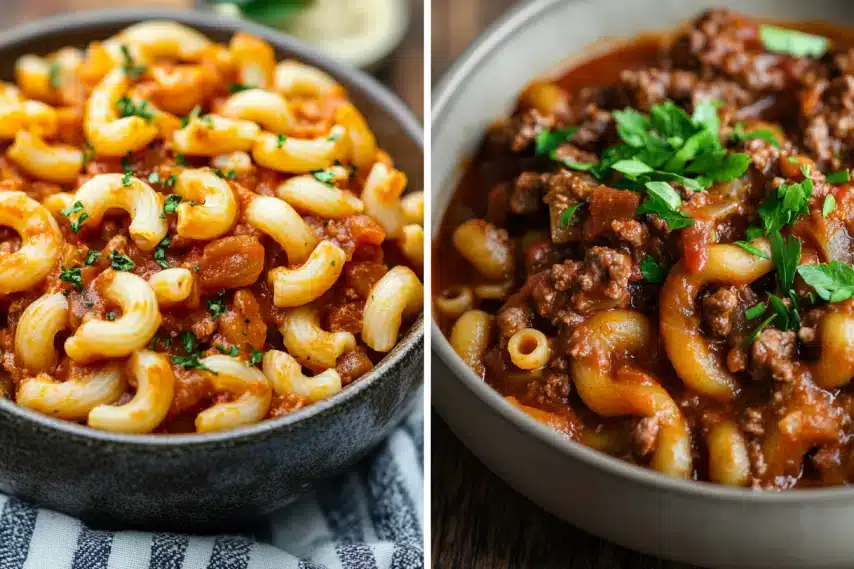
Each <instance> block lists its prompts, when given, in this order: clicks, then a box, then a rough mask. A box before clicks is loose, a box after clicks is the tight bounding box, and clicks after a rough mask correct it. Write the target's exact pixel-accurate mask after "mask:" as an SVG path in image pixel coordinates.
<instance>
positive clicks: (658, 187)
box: [636, 182, 694, 230]
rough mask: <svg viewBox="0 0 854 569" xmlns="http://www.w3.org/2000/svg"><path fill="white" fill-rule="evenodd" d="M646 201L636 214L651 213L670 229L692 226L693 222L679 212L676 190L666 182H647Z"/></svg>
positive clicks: (680, 204) (680, 202)
mask: <svg viewBox="0 0 854 569" xmlns="http://www.w3.org/2000/svg"><path fill="white" fill-rule="evenodd" d="M646 190H647V199H646V201H644V202H643V203H642V204H641V205H640V207H638V209H637V212H636V213H638V214H643V213H651V214H655V215H657V216H658V217H660V218H661V219H662V221H664V222H665V223H667V226H668V227H670V229H673V230H675V229H682V228H684V227H690V226H692V225H694V220H693V219H692V218H690V217H688V216H687V215H685V214H683V213H682V212H680V211H679V208H680V207H681V206H682V199H681V198H680V197H679V194H677V193H676V190H674V189H673V187H672V186H671V185H670V184H668V183H667V182H647V183H646Z"/></svg>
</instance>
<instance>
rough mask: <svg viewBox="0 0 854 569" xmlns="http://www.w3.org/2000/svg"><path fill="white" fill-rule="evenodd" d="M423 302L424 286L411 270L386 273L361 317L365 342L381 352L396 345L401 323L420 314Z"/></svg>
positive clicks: (369, 296)
mask: <svg viewBox="0 0 854 569" xmlns="http://www.w3.org/2000/svg"><path fill="white" fill-rule="evenodd" d="M423 303H424V287H423V286H422V285H421V281H419V280H418V277H417V276H416V275H415V273H414V272H412V269H410V268H409V267H403V266H398V267H395V268H393V269H392V270H390V271H389V272H387V273H386V274H385V275H384V276H383V277H382V278H381V279H380V280H379V281H377V284H375V285H374V287H373V288H372V289H371V292H370V294H369V295H368V301H367V302H366V303H365V311H364V314H363V316H362V339H363V340H364V341H365V343H366V344H367V345H368V346H370V347H371V348H373V349H374V350H376V351H378V352H387V351H389V350H391V349H392V348H393V347H394V345H395V344H396V343H397V335H398V332H399V331H400V324H401V320H403V319H404V318H408V317H411V316H412V315H414V314H416V313H418V312H419V311H420V310H421V307H422V306H423Z"/></svg>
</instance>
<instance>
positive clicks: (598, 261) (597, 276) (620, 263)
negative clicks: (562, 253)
mask: <svg viewBox="0 0 854 569" xmlns="http://www.w3.org/2000/svg"><path fill="white" fill-rule="evenodd" d="M631 273H632V260H631V257H629V256H628V255H627V254H625V253H622V252H620V251H616V250H614V249H610V248H608V247H591V248H590V249H588V250H587V252H586V254H585V257H584V261H564V262H563V263H562V264H559V265H554V266H553V267H552V269H551V274H550V277H551V282H552V284H553V286H554V288H555V290H557V291H560V292H567V293H569V294H570V299H569V304H570V306H571V307H572V308H573V310H575V311H576V312H580V313H590V312H593V311H596V310H606V309H608V308H618V307H625V306H627V305H628V302H629V298H630V295H629V290H628V287H629V277H630V276H631Z"/></svg>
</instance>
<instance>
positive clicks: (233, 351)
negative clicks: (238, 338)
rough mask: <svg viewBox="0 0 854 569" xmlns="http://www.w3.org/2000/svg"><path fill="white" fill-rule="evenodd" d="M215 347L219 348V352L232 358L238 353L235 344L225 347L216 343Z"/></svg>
mask: <svg viewBox="0 0 854 569" xmlns="http://www.w3.org/2000/svg"><path fill="white" fill-rule="evenodd" d="M216 349H217V350H219V353H221V354H225V355H226V356H231V357H232V358H236V357H237V354H239V353H240V348H238V347H237V346H231V347H230V348H227V347H225V346H223V345H222V344H217V345H216Z"/></svg>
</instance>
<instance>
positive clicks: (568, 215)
mask: <svg viewBox="0 0 854 569" xmlns="http://www.w3.org/2000/svg"><path fill="white" fill-rule="evenodd" d="M580 207H581V203H576V204H572V205H570V206H568V207H567V208H566V209H565V210H563V213H561V214H560V228H561V229H566V228H567V227H569V226H570V225H572V224H573V223H574V222H573V221H572V216H573V215H575V212H576V210H578V208H580Z"/></svg>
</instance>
